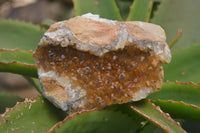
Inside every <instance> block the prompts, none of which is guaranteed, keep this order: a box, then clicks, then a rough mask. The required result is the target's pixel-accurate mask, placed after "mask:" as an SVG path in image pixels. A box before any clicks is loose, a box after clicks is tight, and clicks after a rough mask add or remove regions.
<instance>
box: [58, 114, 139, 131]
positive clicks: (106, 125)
mask: <svg viewBox="0 0 200 133" xmlns="http://www.w3.org/2000/svg"><path fill="white" fill-rule="evenodd" d="M60 124H61V125H60V126H58V125H59V124H58V125H57V126H56V128H55V132H56V133H65V132H68V133H80V132H81V133H93V132H95V133H112V132H117V133H133V132H135V131H136V130H137V127H139V126H140V125H137V124H136V123H135V122H134V121H133V120H132V119H131V118H130V117H128V116H126V115H123V114H122V113H120V112H113V111H109V110H102V111H93V112H90V113H83V114H81V115H78V116H75V117H73V118H71V117H69V118H67V119H65V121H64V122H62V123H60ZM132 127H134V128H132Z"/></svg>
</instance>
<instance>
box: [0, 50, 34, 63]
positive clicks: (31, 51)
mask: <svg viewBox="0 0 200 133" xmlns="http://www.w3.org/2000/svg"><path fill="white" fill-rule="evenodd" d="M0 51H7V52H15V51H20V52H27V53H33V50H28V51H26V50H21V49H19V48H15V49H5V48H0ZM0 64H5V65H7V64H20V65H25V66H30V67H36V65H35V64H27V63H22V62H18V61H10V62H3V61H0Z"/></svg>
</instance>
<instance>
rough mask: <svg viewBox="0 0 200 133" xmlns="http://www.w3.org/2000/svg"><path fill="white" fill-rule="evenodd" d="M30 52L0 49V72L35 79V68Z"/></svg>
mask: <svg viewBox="0 0 200 133" xmlns="http://www.w3.org/2000/svg"><path fill="white" fill-rule="evenodd" d="M34 64H35V61H34V58H33V55H32V52H25V51H21V50H18V49H15V50H5V49H0V72H12V73H16V74H21V75H25V76H30V77H37V68H36V67H35V65H34Z"/></svg>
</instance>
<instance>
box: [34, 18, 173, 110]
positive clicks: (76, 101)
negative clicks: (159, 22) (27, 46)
mask: <svg viewBox="0 0 200 133" xmlns="http://www.w3.org/2000/svg"><path fill="white" fill-rule="evenodd" d="M76 19H78V18H76ZM79 20H82V21H88V22H89V21H91V22H89V25H90V26H97V27H98V28H96V29H95V28H94V29H95V30H94V29H93V31H92V32H93V36H92V37H90V36H89V34H90V33H82V32H84V30H85V27H87V26H85V25H87V24H88V23H87V24H84V23H83V24H82V25H81V26H79V27H82V29H80V31H77V30H79V29H78V28H77V27H76V25H77V24H78V23H79V21H77V20H74V23H73V25H68V26H66V25H65V28H67V29H68V30H72V31H73V30H75V31H76V33H79V32H80V34H84V35H80V34H75V33H74V32H72V34H73V33H74V34H73V35H74V36H79V37H77V38H79V39H80V38H81V39H84V38H83V37H85V36H86V37H87V39H86V41H85V42H84V40H82V42H83V44H82V45H85V44H87V45H90V42H88V41H89V40H90V38H92V39H94V40H96V39H95V36H96V37H97V38H101V39H103V37H102V36H105V34H106V33H104V32H103V33H100V31H101V27H100V26H106V25H109V29H110V30H109V31H108V32H109V34H112V33H113V34H112V35H111V36H109V37H107V38H106V39H105V40H107V41H112V42H115V40H116V38H117V36H116V35H118V34H119V32H120V31H119V29H120V28H116V26H115V25H110V24H107V23H104V22H98V21H96V20H95V21H96V23H95V21H94V20H91V19H85V18H84V17H83V19H82V18H81V17H79ZM70 21H72V20H69V21H66V22H64V24H66V23H68V22H69V23H72V22H70ZM85 23H86V22H85ZM90 23H92V24H90ZM117 23H120V22H117ZM122 23H124V22H122ZM129 23H131V22H129ZM129 23H127V24H129ZM127 24H126V25H127ZM59 25H61V23H59V24H57V26H59ZM57 26H55V25H54V26H52V29H51V28H50V29H49V30H48V32H50V33H53V32H54V30H53V29H55V30H58V29H59V28H57ZM70 27H71V28H70ZM72 27H73V28H72ZM112 27H113V28H112ZM144 27H145V26H144ZM99 28H100V31H99ZM104 28H105V27H104ZM107 28H108V27H107ZM129 30H130V29H129ZM140 30H141V29H140ZM140 30H139V31H140ZM94 31H95V32H96V33H95V32H94ZM98 31H99V32H98ZM115 31H116V32H115ZM135 32H136V31H135ZM135 32H134V33H132V34H134V35H133V36H138V37H139V38H141V36H139V35H137V34H140V33H137V34H136V33H135ZM101 34H104V35H101ZM145 34H150V33H145ZM106 35H107V34H106ZM66 36H67V35H66ZM145 36H146V39H147V38H148V37H147V36H148V35H145ZM67 38H68V39H69V38H70V37H69V36H67ZM136 38H137V37H136ZM71 39H72V38H71ZM101 39H100V40H101ZM50 40H51V41H49V40H48V39H46V40H45V39H43V40H42V41H41V43H40V45H39V46H38V47H37V49H36V51H35V53H34V58H35V59H36V64H37V67H38V74H39V77H40V81H41V84H42V86H43V90H44V95H45V96H46V97H47V98H48V99H49V100H50V101H52V102H53V103H54V104H55V105H56V106H58V107H60V108H62V109H63V110H67V111H69V112H70V113H73V112H78V111H81V110H90V109H102V108H104V107H106V106H108V105H111V104H117V103H118V104H120V103H126V102H129V101H137V100H140V99H143V98H145V97H146V96H147V95H148V94H149V93H152V92H154V91H157V90H159V89H160V88H161V86H162V80H163V76H164V75H163V70H162V66H161V65H162V63H163V62H165V61H163V59H161V58H159V57H158V55H159V54H156V53H152V50H150V48H146V47H145V46H144V47H143V46H142V45H145V42H142V41H141V42H139V43H142V44H141V46H139V44H138V43H137V42H134V43H131V42H128V41H127V42H123V45H124V48H119V49H115V50H109V51H107V52H104V53H102V54H100V55H98V54H94V53H93V52H94V50H91V49H92V48H91V46H94V44H95V43H94V41H92V42H91V43H92V44H91V46H88V47H86V48H85V50H80V49H81V48H80V46H79V48H77V47H78V45H81V44H78V43H76V41H73V40H70V39H69V40H68V41H66V40H65V39H63V40H61V39H59V38H53V39H50ZM59 40H61V41H60V42H59ZM105 40H104V41H100V42H98V41H97V40H96V42H98V45H97V44H96V47H98V48H99V47H100V46H101V47H102V48H105V47H106V45H105V44H106V42H105ZM147 40H148V39H147ZM155 40H156V39H155ZM157 40H158V39H157ZM143 41H145V40H143ZM64 42H65V43H64ZM112 42H109V43H112ZM161 42H162V41H161ZM93 43H94V44H93ZM101 43H102V44H101ZM114 44H115V43H114ZM161 44H162V43H161ZM161 44H160V45H161ZM107 45H108V44H107ZM112 45H113V44H112ZM157 45H159V44H157ZM163 46H165V47H166V43H165V42H164V45H163ZM84 47H85V46H84ZM141 47H143V48H141ZM161 47H162V46H161ZM163 48H164V47H163ZM167 48H168V47H167ZM82 49H83V48H82ZM161 49H162V48H161ZM90 50H91V51H90ZM156 50H157V49H156ZM163 50H164V49H163ZM154 52H155V51H154ZM159 56H160V57H161V55H159ZM165 56H166V55H165ZM165 56H164V57H165ZM169 56H170V55H169ZM166 57H167V56H166ZM167 58H170V57H167ZM166 60H168V59H166ZM166 62H168V61H166Z"/></svg>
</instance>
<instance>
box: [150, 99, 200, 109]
mask: <svg viewBox="0 0 200 133" xmlns="http://www.w3.org/2000/svg"><path fill="white" fill-rule="evenodd" d="M150 101H152V102H156V101H160V102H165V101H167V102H169V103H175V104H184V105H186V106H190V107H192V108H196V109H199V110H200V107H198V106H196V105H194V104H188V103H185V102H183V101H179V102H178V101H173V100H161V99H157V100H150Z"/></svg>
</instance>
